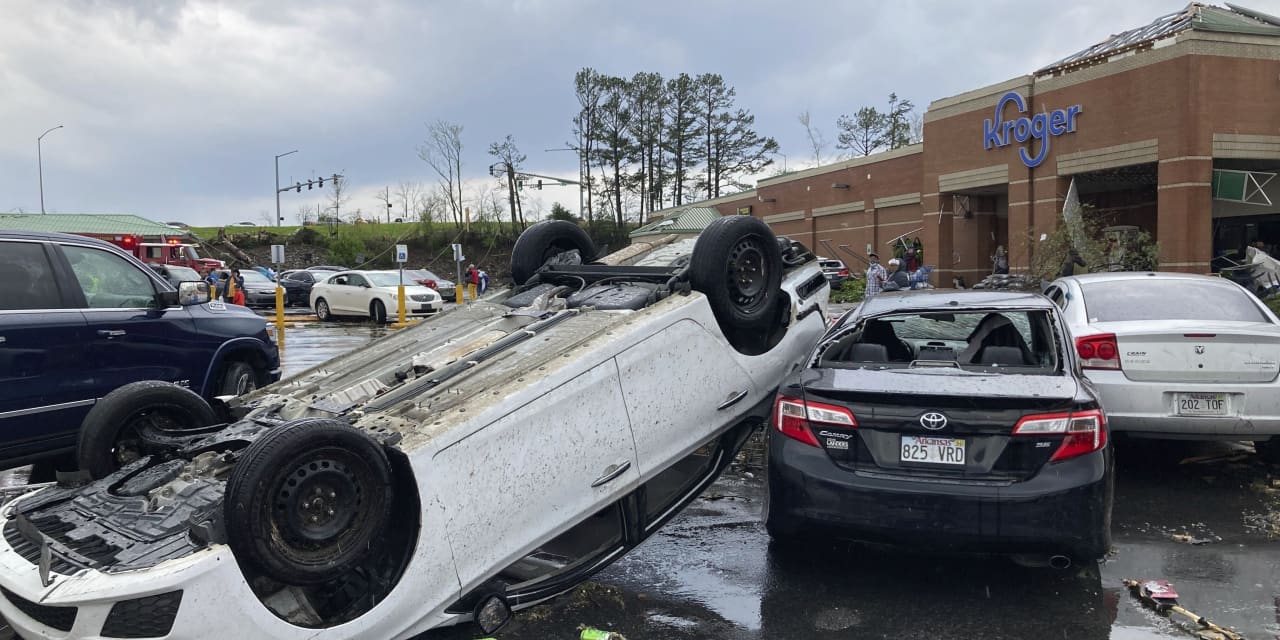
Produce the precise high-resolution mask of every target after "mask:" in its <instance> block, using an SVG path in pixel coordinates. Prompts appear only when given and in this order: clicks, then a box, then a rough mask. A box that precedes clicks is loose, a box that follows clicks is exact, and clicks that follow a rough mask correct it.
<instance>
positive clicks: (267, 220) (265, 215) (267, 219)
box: [258, 209, 276, 227]
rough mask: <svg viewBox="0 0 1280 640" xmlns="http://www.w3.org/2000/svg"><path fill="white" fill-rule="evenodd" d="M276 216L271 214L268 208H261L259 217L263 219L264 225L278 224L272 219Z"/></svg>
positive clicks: (272, 225)
mask: <svg viewBox="0 0 1280 640" xmlns="http://www.w3.org/2000/svg"><path fill="white" fill-rule="evenodd" d="M274 217H275V216H273V215H271V212H270V211H267V210H266V209H261V210H259V211H258V219H259V220H261V221H262V226H264V227H274V226H276V223H275V222H274V221H273V220H272V218H274Z"/></svg>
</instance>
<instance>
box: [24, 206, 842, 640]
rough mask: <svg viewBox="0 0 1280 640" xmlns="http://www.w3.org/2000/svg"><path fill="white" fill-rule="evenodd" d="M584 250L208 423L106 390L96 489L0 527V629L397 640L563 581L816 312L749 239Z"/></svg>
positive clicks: (800, 341) (785, 355) (763, 375)
mask: <svg viewBox="0 0 1280 640" xmlns="http://www.w3.org/2000/svg"><path fill="white" fill-rule="evenodd" d="M594 254H595V249H594V247H593V246H592V243H591V241H590V239H589V238H588V237H587V236H586V234H585V233H584V232H583V231H582V230H581V229H580V228H578V227H577V226H576V225H573V224H572V223H567V222H556V221H552V222H542V223H538V224H535V225H533V226H531V227H530V228H529V229H527V230H526V231H525V232H524V234H523V235H522V236H521V237H520V238H519V240H518V241H517V243H516V245H515V248H514V251H513V256H512V275H513V278H514V280H515V281H516V283H517V285H518V286H517V287H516V288H514V289H513V290H511V292H509V293H504V294H500V295H497V296H495V297H492V298H489V299H485V300H481V301H479V302H476V303H474V304H472V305H470V306H468V307H465V308H461V309H458V310H456V311H453V312H450V313H448V314H446V315H444V316H442V317H440V318H437V319H435V320H432V321H430V322H426V323H423V324H421V325H418V326H416V327H413V328H411V329H406V330H404V331H401V332H398V333H396V334H394V335H392V336H390V337H387V338H385V339H383V340H381V341H379V342H377V343H375V344H373V345H372V346H370V347H368V348H365V349H362V350H359V351H357V352H354V353H351V354H348V355H345V356H342V357H339V358H337V359H334V360H332V361H330V362H327V363H325V364H322V365H320V366H318V367H315V368H313V369H311V370H309V371H306V372H304V373H302V374H300V375H297V376H294V377H292V378H290V379H288V380H284V381H281V382H279V383H276V384H274V385H271V386H269V387H266V388H264V389H262V390H260V391H258V392H257V393H255V394H253V395H251V396H247V397H245V398H242V399H239V400H231V401H229V403H228V404H227V405H225V406H219V407H218V408H217V411H216V412H215V410H214V409H211V408H210V407H208V405H205V404H203V401H202V400H200V398H199V397H193V396H192V394H190V393H189V392H186V391H185V390H184V389H181V388H180V387H175V386H171V385H163V384H160V383H140V384H137V385H131V386H130V387H124V388H121V389H120V390H118V391H117V392H115V393H113V394H112V395H113V396H114V397H109V398H107V399H104V401H103V403H101V404H103V405H106V409H104V410H103V412H102V413H101V414H100V415H98V416H97V417H96V418H95V419H93V420H90V421H87V423H86V425H85V428H84V431H83V432H82V434H81V452H80V454H81V466H82V469H84V470H86V471H84V472H82V474H81V476H82V479H83V478H84V477H85V476H88V475H92V477H94V478H96V479H94V480H91V481H88V482H82V483H80V485H79V486H69V485H70V484H72V483H69V482H64V483H63V485H60V486H56V487H50V488H47V489H43V490H40V491H36V492H34V493H31V494H28V495H26V496H24V497H22V498H19V499H17V500H15V501H13V502H11V503H9V504H8V505H7V506H6V507H5V508H4V509H3V520H2V521H0V530H2V533H3V535H2V536H0V538H2V540H0V613H3V615H4V617H5V619H6V620H8V622H9V623H10V624H11V625H12V626H13V627H14V628H15V629H16V630H17V631H18V632H19V633H20V634H22V635H23V636H25V637H41V638H58V637H100V638H142V637H169V638H235V637H241V638H250V637H271V638H357V637H359V638H408V637H411V636H413V635H416V634H419V633H421V632H423V631H424V630H427V629H430V628H433V627H439V626H445V625H450V624H456V623H459V622H463V621H467V620H471V619H474V620H476V622H478V623H479V624H480V626H481V629H482V630H484V631H486V632H489V631H492V630H494V629H495V628H497V627H498V626H501V624H502V623H504V622H505V621H506V620H507V619H508V618H509V617H510V615H511V611H512V610H513V609H518V608H521V607H526V606H529V605H532V604H534V603H537V602H539V601H542V600H545V599H547V598H550V597H552V596H554V595H556V594H559V593H562V592H564V591H566V590H568V589H570V588H571V587H573V586H574V585H576V584H578V583H580V582H581V581H583V580H585V579H586V578H587V577H588V576H590V575H591V574H593V573H594V572H596V571H598V570H600V569H601V568H603V567H604V566H606V565H608V564H609V563H610V562H612V561H614V560H616V559H617V558H619V557H621V556H622V555H623V554H625V553H626V552H627V551H628V550H629V549H631V548H633V547H635V546H636V545H637V544H639V543H640V542H641V541H642V540H644V539H645V538H646V537H647V536H649V535H651V534H652V533H653V532H654V531H655V530H657V529H658V527H660V526H662V525H663V523H665V522H666V521H667V520H668V519H670V518H671V517H672V516H673V515H674V514H675V513H677V512H678V511H679V510H680V509H681V508H682V507H684V506H685V505H687V504H688V503H689V502H690V501H692V500H693V499H694V498H695V497H696V496H697V495H698V494H699V493H700V492H701V491H702V490H703V489H704V488H705V487H706V486H707V485H708V484H709V483H710V482H712V481H713V480H714V479H715V478H716V476H717V475H718V474H719V473H720V472H721V471H722V470H723V469H724V467H725V466H726V465H727V464H728V463H729V461H730V459H731V458H732V457H733V455H734V454H735V453H736V451H737V450H738V448H739V447H740V446H741V444H742V442H743V441H744V440H745V439H746V437H747V436H748V435H749V433H750V431H751V430H752V429H753V428H754V427H756V426H757V425H760V424H761V423H762V421H763V420H765V419H766V418H767V416H768V413H769V410H770V408H771V406H770V405H771V401H772V398H773V394H774V391H775V389H776V387H777V385H778V383H779V381H780V380H781V379H782V378H783V377H784V376H785V375H786V374H788V373H789V372H791V371H792V370H793V369H794V368H795V367H796V366H798V364H799V363H800V362H801V361H802V360H804V358H805V357H806V355H807V354H808V353H809V352H810V350H811V349H812V347H813V345H814V343H815V342H816V341H817V339H818V338H819V336H820V335H821V334H822V332H823V330H824V318H826V306H827V296H828V292H829V289H828V285H827V280H826V278H825V277H824V276H823V273H822V269H821V268H820V267H819V265H818V261H817V260H816V259H815V258H814V256H813V255H812V254H811V253H810V252H809V251H808V250H807V249H805V248H804V247H803V246H801V245H799V244H798V243H793V242H789V241H787V240H786V239H781V238H775V237H774V235H773V234H772V233H771V232H770V230H769V228H768V227H767V226H766V225H764V223H763V222H761V221H760V220H758V219H756V218H752V217H749V216H734V217H725V218H720V219H718V220H716V221H714V222H712V223H711V224H710V225H708V226H707V227H706V228H705V229H704V230H703V231H702V233H701V234H699V235H696V236H692V235H684V236H681V235H668V236H652V237H650V238H648V239H647V240H646V241H644V242H637V243H634V244H632V245H631V246H628V247H626V248H624V249H622V250H620V251H618V252H615V253H613V254H611V255H608V256H605V257H603V258H600V259H598V260H593V259H592V258H593V257H594ZM578 258H580V259H578ZM217 414H220V415H217ZM91 418H93V416H91ZM214 423H216V424H214Z"/></svg>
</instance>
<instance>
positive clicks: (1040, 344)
mask: <svg viewBox="0 0 1280 640" xmlns="http://www.w3.org/2000/svg"><path fill="white" fill-rule="evenodd" d="M819 353H820V357H819V362H818V366H820V367H835V368H863V367H876V368H884V369H908V368H932V367H944V368H945V367H949V368H951V369H953V370H956V369H959V370H980V371H988V372H997V373H999V372H1005V373H1054V372H1057V371H1058V368H1059V364H1058V363H1059V359H1060V352H1059V348H1058V341H1057V340H1056V339H1055V333H1054V331H1053V325H1052V323H1051V321H1050V315H1049V311H1048V310H1045V309H1027V310H998V311H995V310H973V311H955V312H946V313H928V312H926V313H900V314H887V315H881V316H876V317H873V318H867V319H863V320H860V321H858V322H857V323H856V324H854V325H853V327H852V329H850V330H849V331H845V332H841V333H839V334H837V335H836V336H835V337H834V338H832V340H830V341H829V342H827V343H825V344H823V345H822V346H820V347H819Z"/></svg>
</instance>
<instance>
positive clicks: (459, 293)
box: [453, 282, 466, 305]
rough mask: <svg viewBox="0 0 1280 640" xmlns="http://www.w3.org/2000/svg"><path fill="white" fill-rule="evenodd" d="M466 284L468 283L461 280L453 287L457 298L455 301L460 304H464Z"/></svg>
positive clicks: (454, 295)
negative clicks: (463, 295) (463, 296)
mask: <svg viewBox="0 0 1280 640" xmlns="http://www.w3.org/2000/svg"><path fill="white" fill-rule="evenodd" d="M465 286H466V285H463V284H462V283H461V282H459V283H458V285H457V286H456V287H454V288H453V297H454V298H455V300H454V302H456V303H457V304H459V305H461V304H462V292H463V291H464V290H465Z"/></svg>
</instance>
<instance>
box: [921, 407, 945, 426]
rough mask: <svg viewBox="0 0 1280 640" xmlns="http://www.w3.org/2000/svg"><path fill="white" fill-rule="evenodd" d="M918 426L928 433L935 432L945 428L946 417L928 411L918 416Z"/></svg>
mask: <svg viewBox="0 0 1280 640" xmlns="http://www.w3.org/2000/svg"><path fill="white" fill-rule="evenodd" d="M920 426H922V427H924V428H926V429H928V430H930V431H937V430H938V429H941V428H943V427H945V426H947V417H946V416H944V415H942V414H941V413H938V412H937V411H930V412H929V413H926V414H924V415H922V416H920Z"/></svg>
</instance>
